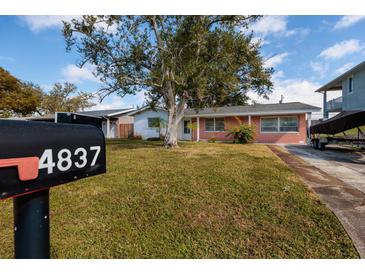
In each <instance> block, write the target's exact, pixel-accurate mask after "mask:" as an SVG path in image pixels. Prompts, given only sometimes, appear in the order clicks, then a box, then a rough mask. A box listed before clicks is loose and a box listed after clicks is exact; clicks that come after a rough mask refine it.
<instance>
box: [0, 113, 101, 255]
mask: <svg viewBox="0 0 365 274" xmlns="http://www.w3.org/2000/svg"><path fill="white" fill-rule="evenodd" d="M82 123H87V119H86V120H85V121H84V122H81V124H80V123H79V124H68V123H51V122H30V121H12V120H0V200H2V199H6V198H14V201H13V202H14V244H15V248H14V249H15V258H32V259H43V258H49V257H50V233H49V222H50V216H49V188H51V187H53V186H57V185H61V184H65V183H68V182H72V181H76V180H78V179H81V178H85V177H90V176H94V175H98V174H101V173H105V172H106V157H105V138H104V134H103V132H102V131H101V129H100V128H98V127H97V126H94V125H86V124H82Z"/></svg>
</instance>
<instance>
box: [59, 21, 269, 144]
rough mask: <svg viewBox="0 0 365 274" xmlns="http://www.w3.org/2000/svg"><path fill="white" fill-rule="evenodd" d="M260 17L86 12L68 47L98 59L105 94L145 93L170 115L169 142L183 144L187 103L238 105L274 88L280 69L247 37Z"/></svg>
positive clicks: (87, 59) (68, 25)
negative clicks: (268, 65) (275, 70)
mask: <svg viewBox="0 0 365 274" xmlns="http://www.w3.org/2000/svg"><path fill="white" fill-rule="evenodd" d="M257 19H258V16H83V17H82V19H73V20H71V22H64V30H63V32H64V36H65V39H66V42H67V49H68V50H70V49H71V48H72V47H73V46H75V47H76V49H77V51H78V52H79V53H80V54H81V60H80V64H79V65H80V66H83V65H84V64H86V63H91V64H93V65H94V66H95V68H96V69H95V75H96V76H97V77H98V78H99V79H100V80H101V81H102V82H103V83H104V85H103V87H102V88H101V89H100V91H99V92H100V95H101V96H102V97H104V96H106V95H109V94H111V93H116V94H119V95H121V96H124V95H126V94H136V93H137V92H145V93H146V94H147V99H148V103H149V104H150V105H151V106H152V107H153V106H155V105H156V104H162V105H163V106H165V107H166V108H167V110H168V112H169V120H168V127H167V134H166V138H165V145H166V146H167V147H175V146H177V128H178V123H179V122H180V121H181V119H182V117H183V111H184V108H185V107H186V106H188V107H194V108H200V107H206V106H221V105H236V104H245V103H246V102H247V99H248V97H247V92H248V91H253V92H256V93H258V94H259V95H262V96H266V95H267V94H269V93H270V92H271V89H272V82H271V80H270V77H271V74H272V72H273V71H272V69H271V68H265V67H264V66H263V59H262V57H261V55H260V52H259V49H260V45H259V44H258V43H255V42H253V41H252V34H246V32H247V29H248V27H249V26H250V24H251V23H253V22H255V21H256V20H257Z"/></svg>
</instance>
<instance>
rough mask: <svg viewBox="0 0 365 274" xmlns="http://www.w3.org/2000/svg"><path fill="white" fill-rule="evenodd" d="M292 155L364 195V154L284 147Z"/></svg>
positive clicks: (296, 146)
mask: <svg viewBox="0 0 365 274" xmlns="http://www.w3.org/2000/svg"><path fill="white" fill-rule="evenodd" d="M285 148H286V149H287V150H288V151H289V152H290V153H292V154H294V155H296V156H298V157H300V158H301V159H303V160H305V161H306V162H308V163H310V164H311V165H313V166H315V167H317V168H319V169H321V170H323V171H324V172H326V173H328V174H330V175H332V176H334V177H336V178H338V179H340V180H342V181H344V182H345V183H346V184H348V185H351V186H353V187H355V188H357V189H358V190H360V191H361V192H363V193H364V194H365V153H361V152H356V151H354V150H351V149H348V148H344V147H338V146H328V147H326V150H324V151H321V150H318V149H313V148H312V147H310V146H306V145H285Z"/></svg>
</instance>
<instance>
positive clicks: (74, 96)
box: [41, 82, 95, 114]
mask: <svg viewBox="0 0 365 274" xmlns="http://www.w3.org/2000/svg"><path fill="white" fill-rule="evenodd" d="M93 97H94V96H93V95H92V94H91V93H86V92H80V91H77V87H76V86H75V85H74V84H71V83H67V82H66V83H64V84H61V83H56V84H54V86H53V88H52V90H51V91H50V92H49V93H48V94H44V95H43V100H42V104H41V111H42V113H43V114H53V113H55V112H57V111H59V112H77V111H82V110H84V109H85V108H89V107H92V106H94V105H95V104H94V103H93V102H92V101H91V99H92V98H93Z"/></svg>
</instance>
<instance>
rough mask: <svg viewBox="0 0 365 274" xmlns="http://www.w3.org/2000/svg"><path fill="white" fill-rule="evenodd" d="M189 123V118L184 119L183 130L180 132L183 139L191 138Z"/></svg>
mask: <svg viewBox="0 0 365 274" xmlns="http://www.w3.org/2000/svg"><path fill="white" fill-rule="evenodd" d="M190 123H191V120H184V121H183V128H182V130H183V132H182V138H183V140H191V129H190V127H189V125H190Z"/></svg>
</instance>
